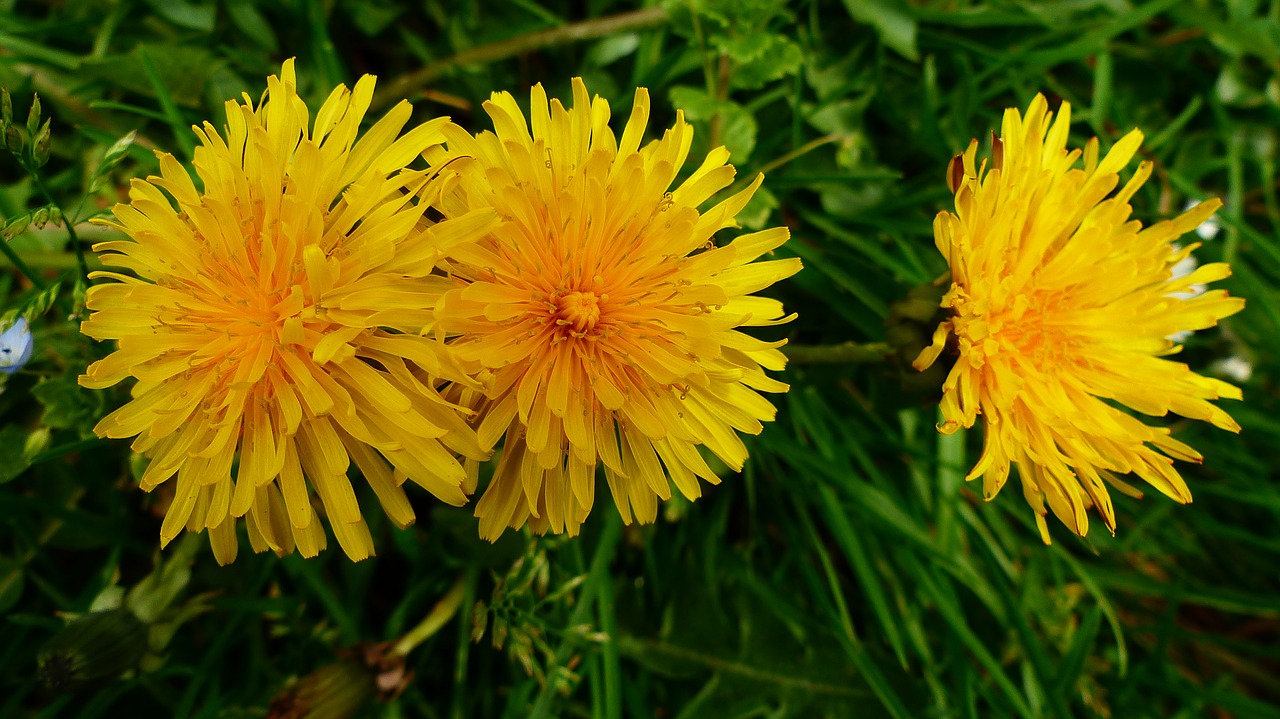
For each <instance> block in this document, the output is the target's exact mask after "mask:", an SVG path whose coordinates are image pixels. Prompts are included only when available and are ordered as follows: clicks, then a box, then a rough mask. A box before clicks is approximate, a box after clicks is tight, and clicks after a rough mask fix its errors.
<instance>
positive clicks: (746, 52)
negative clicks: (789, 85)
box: [729, 34, 804, 89]
mask: <svg viewBox="0 0 1280 719" xmlns="http://www.w3.org/2000/svg"><path fill="white" fill-rule="evenodd" d="M731 45H732V46H733V50H731V51H730V53H729V56H730V57H731V58H733V61H734V63H735V65H734V68H733V76H732V78H733V80H732V81H733V86H734V87H736V88H745V89H755V88H759V87H762V86H764V85H765V84H767V83H770V82H773V81H774V80H777V79H780V78H783V77H786V76H788V75H793V74H795V73H796V72H799V70H800V66H801V65H802V64H804V51H803V50H802V49H800V46H799V45H797V44H795V43H794V42H792V41H791V39H790V38H788V37H786V36H784V35H777V34H771V35H766V34H760V35H743V36H739V37H738V38H735V40H734V41H733V42H732V43H731Z"/></svg>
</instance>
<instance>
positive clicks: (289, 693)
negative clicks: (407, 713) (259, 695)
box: [267, 659, 376, 719]
mask: <svg viewBox="0 0 1280 719" xmlns="http://www.w3.org/2000/svg"><path fill="white" fill-rule="evenodd" d="M375 690H376V686H375V684H374V675H373V672H371V671H370V670H369V668H368V667H367V666H364V665H363V664H361V663H360V662H358V661H355V660H353V659H343V660H340V661H338V662H335V663H333V664H329V665H326V666H323V667H321V668H319V669H317V670H316V671H314V672H312V673H310V674H308V675H307V676H305V677H303V678H301V679H299V680H298V681H296V682H294V683H293V684H291V685H289V686H288V687H285V688H284V689H283V690H281V691H280V692H279V693H278V694H276V695H275V697H274V698H272V700H271V704H270V705H269V706H268V707H267V719H347V717H350V716H354V715H355V713H356V712H357V711H359V710H360V708H361V707H362V706H364V705H365V703H366V702H368V701H369V700H370V699H372V698H373V696H374V693H375Z"/></svg>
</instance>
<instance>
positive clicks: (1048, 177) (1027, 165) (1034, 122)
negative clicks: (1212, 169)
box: [915, 96, 1244, 543]
mask: <svg viewBox="0 0 1280 719" xmlns="http://www.w3.org/2000/svg"><path fill="white" fill-rule="evenodd" d="M1052 118H1053V114H1052V113H1050V112H1048V111H1047V103H1046V102H1045V99H1044V97H1043V96H1037V97H1036V99H1035V100H1034V101H1033V102H1032V103H1031V106H1030V108H1029V109H1028V110H1027V114H1026V117H1025V118H1024V117H1022V116H1021V115H1020V114H1019V113H1018V111H1017V110H1016V109H1010V110H1008V111H1006V112H1005V115H1004V126H1003V129H1002V131H1001V138H1000V141H999V142H997V144H996V147H997V151H996V153H995V160H994V163H993V165H992V167H990V168H989V169H988V167H987V163H986V161H985V160H984V161H983V163H982V166H981V167H977V166H975V162H976V159H975V153H976V151H977V142H976V141H974V142H973V143H972V144H970V146H969V149H968V150H967V151H966V152H965V153H964V154H963V155H962V156H960V157H957V158H956V159H955V160H953V161H952V166H951V171H950V177H949V178H948V182H949V184H950V186H951V189H952V191H953V192H954V193H955V199H956V212H955V213H951V212H941V213H939V214H938V216H937V219H936V220H935V221H934V234H935V239H936V242H937V246H938V250H939V251H940V252H941V253H942V254H943V256H945V257H946V258H947V261H948V263H949V264H950V266H951V280H952V282H951V289H950V291H948V292H947V293H946V295H945V296H944V298H943V300H942V306H943V307H945V308H948V309H949V310H951V318H950V319H948V320H946V321H944V322H942V324H941V325H939V327H938V329H937V332H935V333H934V337H933V345H932V346H931V347H929V348H927V349H925V350H924V351H923V352H922V353H921V354H920V356H919V357H918V358H917V359H916V362H915V366H916V368H917V369H924V368H926V367H928V366H930V365H931V364H933V362H934V360H936V359H937V358H938V355H939V354H940V353H941V352H942V350H943V348H944V346H945V345H946V343H947V342H948V340H949V339H950V340H953V341H954V344H955V346H956V347H958V350H959V358H958V359H957V361H956V364H955V367H954V368H953V369H952V370H951V373H950V375H949V376H948V377H947V380H946V382H945V383H944V385H943V398H942V405H941V409H942V416H943V423H942V424H941V425H940V426H939V428H938V429H939V430H940V431H942V432H944V433H951V432H955V431H956V430H957V429H959V428H960V427H971V426H973V424H974V422H975V421H976V419H977V417H978V416H979V415H981V416H982V418H983V426H984V441H985V444H984V447H983V451H982V455H981V457H980V458H979V459H978V462H977V464H976V465H975V466H974V467H973V470H972V471H970V472H969V475H968V477H967V478H968V479H974V478H977V477H982V478H983V495H984V496H985V497H986V498H987V499H991V498H992V497H994V496H995V494H996V493H997V492H998V491H1000V488H1001V487H1002V486H1003V485H1004V483H1005V480H1006V479H1008V476H1009V468H1010V466H1011V465H1017V467H1018V475H1019V477H1020V478H1021V480H1022V490H1023V494H1024V495H1025V496H1026V499H1027V502H1028V503H1029V504H1030V505H1031V507H1032V509H1033V510H1034V511H1035V514H1036V523H1037V525H1038V526H1039V528H1040V534H1041V536H1042V537H1043V539H1044V541H1045V542H1046V543H1047V542H1048V541H1049V530H1048V526H1047V525H1046V523H1045V515H1046V514H1047V511H1048V510H1046V508H1045V505H1046V503H1047V504H1048V509H1049V510H1052V511H1053V513H1054V515H1055V516H1056V517H1058V519H1059V520H1061V521H1062V522H1063V523H1064V524H1066V525H1067V526H1068V527H1069V528H1071V530H1072V531H1074V532H1076V533H1077V534H1079V535H1081V536H1083V535H1084V534H1085V532H1086V531H1088V528H1089V520H1088V518H1087V516H1086V513H1085V512H1086V510H1087V509H1088V508H1090V507H1095V508H1097V510H1098V512H1099V514H1100V515H1101V516H1102V521H1103V522H1104V523H1105V524H1106V525H1107V528H1108V529H1109V530H1110V531H1111V532H1112V533H1113V534H1114V532H1115V513H1114V511H1113V509H1112V506H1111V499H1110V496H1109V495H1108V493H1107V488H1106V484H1107V483H1109V484H1112V485H1113V486H1115V487H1116V488H1117V489H1120V490H1121V491H1122V492H1125V493H1127V494H1135V495H1137V494H1138V493H1137V490H1136V489H1134V488H1133V487H1131V486H1129V485H1128V484H1126V483H1125V482H1123V481H1122V480H1121V479H1120V478H1119V477H1118V476H1117V475H1124V474H1129V473H1132V474H1135V475H1137V476H1138V477H1140V478H1142V479H1143V480H1144V481H1146V482H1147V483H1148V484H1150V485H1151V486H1153V487H1155V488H1156V489H1157V490H1159V491H1160V492H1161V493H1163V494H1165V495H1167V496H1169V497H1171V498H1173V499H1174V500H1176V501H1178V502H1181V503H1186V502H1190V501H1191V494H1190V492H1189V491H1188V490H1187V485H1186V483H1185V482H1184V481H1183V480H1182V477H1181V476H1180V475H1179V474H1178V471H1177V470H1176V469H1175V468H1174V466H1173V460H1174V459H1181V460H1185V461H1192V462H1199V461H1201V456H1200V455H1199V454H1198V453H1197V452H1196V451H1195V450H1194V449H1192V448H1191V447H1188V446H1187V445H1186V444H1184V443H1182V442H1180V441H1178V440H1176V439H1174V438H1172V437H1171V436H1170V431H1169V429H1167V428H1165V427H1153V426H1150V425H1147V424H1145V423H1143V422H1142V421H1140V420H1139V419H1137V418H1136V417H1134V416H1133V415H1131V414H1129V413H1127V412H1124V411H1122V410H1121V409H1118V408H1117V405H1124V406H1127V407H1129V408H1131V409H1133V410H1135V411H1136V412H1139V413H1142V414H1147V415H1151V416H1157V417H1159V416H1164V415H1166V414H1167V413H1169V412H1175V413H1177V414H1180V415H1182V416H1183V417H1187V418H1190V419H1200V420H1206V421H1208V422H1211V423H1212V424H1214V425H1215V426H1217V427H1221V428H1223V429H1227V430H1231V431H1233V432H1237V431H1239V429H1240V428H1239V426H1238V425H1237V424H1236V423H1235V422H1234V421H1233V420H1232V419H1231V417H1229V416H1228V415H1227V413H1226V412H1224V411H1223V410H1222V409H1220V408H1218V407H1216V406H1214V405H1213V404H1210V400H1215V399H1220V398H1223V397H1226V398H1230V399H1240V396H1241V395H1240V390H1239V389H1237V388H1236V387H1233V386H1232V385H1229V384H1227V383H1225V382H1221V381H1219V380H1216V379H1212V378H1209V377H1202V376H1200V375H1198V374H1196V373H1194V372H1192V371H1191V370H1190V369H1189V368H1188V367H1187V365H1185V364H1183V363H1180V362H1175V361H1172V360H1169V359H1165V357H1167V356H1169V355H1172V354H1174V353H1176V352H1178V351H1179V350H1180V349H1181V347H1180V346H1178V345H1175V343H1174V342H1172V341H1171V340H1169V339H1168V338H1169V337H1170V336H1171V335H1173V334H1174V333H1176V332H1179V331H1187V330H1197V329H1204V328H1206V327H1212V326H1214V325H1215V324H1217V322H1218V320H1219V319H1221V318H1223V317H1226V316H1228V315H1231V314H1234V313H1236V312H1239V311H1240V310H1241V309H1242V308H1243V307H1244V301H1243V300H1241V299H1238V298H1233V297H1228V296H1227V293H1226V292H1225V291H1224V290H1211V291H1208V292H1204V293H1202V294H1199V295H1195V296H1191V295H1190V293H1186V292H1185V290H1186V289H1187V288H1189V287H1191V286H1192V285H1198V284H1206V283H1209V282H1213V281H1215V280H1220V279H1223V278H1224V277H1227V276H1229V275H1230V274H1231V271H1230V269H1229V268H1228V267H1227V265H1226V264H1223V263H1213V264H1207V265H1203V266H1201V267H1200V268H1198V269H1197V270H1195V271H1194V272H1192V273H1190V274H1188V275H1185V276H1175V275H1174V273H1173V272H1172V269H1173V267H1174V266H1175V265H1176V264H1177V263H1178V262H1179V261H1180V260H1182V259H1183V258H1185V257H1187V256H1188V255H1189V254H1190V253H1191V252H1192V250H1194V249H1195V248H1196V247H1198V246H1199V244H1198V243H1195V244H1189V245H1186V246H1184V247H1179V246H1178V245H1176V244H1174V242H1175V240H1177V239H1178V237H1179V236H1181V235H1183V234H1185V233H1186V232H1188V231H1190V230H1193V229H1195V228H1196V227H1197V226H1199V225H1200V223H1201V222H1203V221H1204V220H1205V219H1207V218H1208V217H1209V216H1211V215H1212V214H1213V213H1214V211H1215V210H1217V209H1218V208H1219V207H1220V206H1221V204H1222V203H1221V202H1219V201H1218V200H1216V199H1215V200H1210V201H1207V202H1203V203H1200V204H1199V205H1197V206H1196V207H1194V208H1192V209H1190V210H1188V211H1187V212H1185V213H1184V214H1182V215H1180V216H1179V217H1177V218H1175V219H1173V220H1167V221H1164V222H1160V223H1157V224H1155V225H1152V226H1151V227H1148V228H1145V229H1144V228H1143V227H1142V224H1141V223H1140V222H1138V221H1137V220H1131V219H1130V217H1129V215H1130V212H1131V210H1132V208H1131V207H1130V206H1129V201H1130V199H1131V198H1132V197H1133V195H1134V193H1135V192H1137V190H1138V188H1139V187H1140V186H1141V185H1142V183H1143V182H1145V181H1146V180H1147V178H1148V177H1149V176H1150V175H1151V168H1152V164H1151V163H1150V162H1142V163H1141V164H1139V166H1138V169H1137V171H1136V172H1135V173H1134V175H1133V177H1132V178H1131V179H1130V180H1129V181H1128V182H1127V183H1125V185H1124V187H1123V189H1121V190H1120V191H1119V192H1118V193H1116V194H1115V195H1114V196H1112V197H1110V198H1108V197H1107V196H1108V195H1110V194H1111V192H1112V191H1113V190H1114V189H1115V188H1116V187H1117V185H1118V183H1119V176H1118V174H1117V173H1118V172H1119V171H1120V170H1121V169H1123V168H1124V167H1125V166H1126V165H1127V164H1128V163H1129V161H1130V159H1132V158H1133V156H1134V153H1136V152H1137V150H1138V146H1139V145H1140V144H1141V142H1142V133H1141V132H1139V131H1137V130H1134V131H1133V132H1130V133H1129V134H1128V135H1126V136H1125V137H1124V138H1123V139H1121V140H1120V141H1119V142H1117V143H1116V144H1115V146H1114V147H1112V148H1111V151H1110V152H1108V153H1107V154H1106V156H1105V157H1102V158H1101V159H1099V157H1098V142H1097V139H1096V138H1095V139H1093V140H1090V141H1089V142H1088V144H1087V145H1086V146H1085V148H1084V151H1083V153H1081V151H1080V150H1071V151H1067V149H1066V143H1067V130H1068V127H1069V126H1070V123H1071V108H1070V106H1069V105H1068V104H1067V103H1063V104H1062V109H1061V110H1060V111H1059V113H1058V117H1057V120H1056V121H1052ZM1081 159H1083V167H1079V166H1078V162H1079V161H1080V160H1081ZM1138 496H1140V495H1138Z"/></svg>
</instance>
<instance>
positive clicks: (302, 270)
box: [80, 60, 496, 563]
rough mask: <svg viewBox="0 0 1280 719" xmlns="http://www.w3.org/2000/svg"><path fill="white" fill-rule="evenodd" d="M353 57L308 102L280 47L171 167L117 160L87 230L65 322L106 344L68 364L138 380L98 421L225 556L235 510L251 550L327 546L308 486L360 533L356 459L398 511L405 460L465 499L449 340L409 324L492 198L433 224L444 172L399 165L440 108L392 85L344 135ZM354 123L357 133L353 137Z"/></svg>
mask: <svg viewBox="0 0 1280 719" xmlns="http://www.w3.org/2000/svg"><path fill="white" fill-rule="evenodd" d="M373 86H374V79H373V77H371V76H365V77H363V78H361V80H360V81H359V82H357V83H356V85H355V87H354V89H352V90H348V89H347V88H346V87H342V86H340V87H338V88H337V89H335V90H334V91H333V93H332V94H331V95H330V96H329V98H328V100H327V101H326V102H325V103H324V105H323V106H322V107H321V108H320V110H319V112H318V113H317V114H316V116H315V120H314V123H312V122H310V115H309V112H308V110H307V107H306V105H305V104H304V103H303V101H302V100H301V99H300V98H299V97H298V94H297V91H296V79H295V74H294V67H293V61H292V60H290V61H287V62H286V63H285V64H284V66H283V69H282V72H281V73H280V76H279V77H276V76H274V75H273V76H272V77H270V78H269V79H268V81H267V91H266V94H265V96H264V98H263V100H262V101H261V102H260V103H259V104H258V105H257V106H256V107H255V106H254V104H253V102H252V100H251V99H250V98H249V97H248V96H246V97H245V99H244V102H243V103H238V102H235V101H231V102H228V103H227V105H226V110H227V124H226V127H225V129H224V132H223V134H219V132H218V131H217V130H216V129H215V128H214V127H213V126H212V125H210V124H209V123H205V124H204V125H203V126H202V127H197V128H195V131H196V134H197V135H198V136H199V139H200V146H199V147H197V148H196V151H195V158H194V161H193V165H194V167H195V171H196V174H197V175H198V177H199V179H200V183H201V188H197V186H196V184H195V183H194V182H193V181H192V179H191V177H190V175H189V174H188V173H187V171H186V169H184V168H183V167H182V165H181V164H179V162H178V161H177V160H175V159H174V158H173V157H172V156H171V155H167V154H163V153H161V154H160V155H159V160H160V175H159V176H155V177H150V178H147V179H146V180H145V181H144V180H135V181H134V182H133V185H132V188H131V190H130V193H129V202H128V203H127V204H122V205H117V206H116V207H115V210H114V214H115V217H116V221H115V222H106V223H104V224H109V225H111V226H112V227H115V228H116V229H118V230H119V231H120V232H122V233H124V234H125V235H127V239H124V240H118V241H110V242H103V243H100V244H98V245H96V246H95V248H94V249H95V250H96V251H98V252H99V253H101V254H100V258H101V260H102V263H103V264H104V265H106V266H108V267H115V268H119V269H121V270H122V271H121V272H113V271H107V272H97V273H94V274H92V275H91V277H92V278H95V279H99V280H111V281H110V282H102V283H99V284H96V285H94V286H93V287H91V288H90V289H89V291H88V298H87V303H88V308H89V309H90V310H91V311H92V315H91V316H90V317H89V319H88V320H86V321H85V322H84V323H83V324H82V326H81V330H82V331H83V332H84V333H85V334H87V335H89V336H90V337H94V338H95V339H99V340H115V341H116V342H117V343H118V348H117V349H116V351H114V352H113V353H112V354H110V355H109V356H107V357H106V358H104V359H102V360H100V361H98V362H95V363H94V364H92V365H91V366H90V367H89V368H88V370H87V371H86V373H85V374H84V375H83V376H82V377H81V378H80V382H81V384H83V385H84V386H86V387H91V388H105V387H110V386H112V385H115V384H117V383H119V382H121V381H123V380H125V379H126V378H129V377H132V378H134V379H136V380H137V381H136V383H135V384H134V385H133V390H132V394H133V399H132V401H130V402H128V403H127V404H125V405H124V406H123V407H121V408H120V409H118V410H116V411H115V412H112V413H111V414H110V415H108V416H107V417H105V418H104V419H103V420H102V421H101V422H100V423H99V424H98V425H97V427H96V428H95V430H94V431H95V432H96V433H97V434H98V435H99V436H102V437H113V438H123V437H133V436H135V435H136V437H137V439H135V440H134V442H133V449H134V450H135V451H137V452H140V453H145V454H147V455H149V456H150V457H151V461H150V464H149V465H148V467H147V469H146V471H145V473H144V474H143V476H142V480H141V484H142V488H143V489H145V490H147V491H150V490H152V489H154V488H156V487H157V486H159V485H161V484H162V483H165V482H168V481H170V480H171V479H173V478H175V477H176V480H175V481H176V486H175V487H174V496H173V500H172V503H171V504H170V506H169V508H168V510H167V512H166V514H165V518H164V522H163V525H162V527H161V530H160V538H161V543H162V545H163V544H167V543H168V542H169V541H171V540H172V539H173V538H174V537H175V536H177V534H178V533H179V532H181V531H182V529H183V528H184V527H185V528H186V529H187V530H188V531H193V532H198V531H203V530H206V529H207V530H208V532H209V539H210V542H211V544H212V545H213V550H214V553H215V555H216V556H217V559H218V561H219V562H222V563H227V562H230V561H232V560H234V558H235V555H236V548H237V540H236V531H235V527H236V519H238V518H239V517H246V518H247V522H246V524H247V526H248V535H249V540H250V542H251V544H252V546H253V548H254V550H255V551H263V550H265V549H268V548H269V549H272V550H274V551H276V552H278V553H285V552H290V551H293V549H294V548H295V547H297V549H298V550H299V551H300V552H301V553H302V554H303V555H305V556H313V555H315V554H316V553H317V552H319V551H320V549H322V548H324V546H325V544H326V539H325V532H324V530H323V528H322V527H321V523H320V520H319V518H318V516H317V512H316V511H315V509H313V506H312V492H314V493H315V494H316V495H318V497H319V500H320V505H321V506H322V507H323V510H324V514H325V515H326V516H327V518H328V521H329V525H330V526H331V527H332V530H333V533H334V535H335V536H336V538H337V540H338V542H339V544H340V545H341V546H342V548H343V549H344V550H345V551H346V553H347V554H348V555H349V556H350V557H351V558H352V559H355V560H358V559H362V558H364V557H366V556H368V555H369V554H371V553H372V552H373V543H372V538H371V537H370V534H369V530H368V527H367V526H366V524H365V521H364V518H363V516H362V513H361V510H360V507H359V504H358V503H357V500H356V495H355V491H354V489H353V487H352V484H351V481H350V480H349V479H348V477H347V472H348V468H349V466H350V465H351V464H353V463H354V464H355V465H356V466H357V467H358V468H359V469H360V472H361V473H362V474H363V476H364V478H365V480H366V481H367V482H368V483H369V485H370V486H371V487H372V488H373V490H374V492H375V493H376V495H377V497H378V500H379V501H380V503H381V505H382V507H383V508H384V509H385V511H386V512H387V514H388V516H389V517H390V518H391V519H392V520H393V521H394V522H395V523H396V524H397V525H400V526H405V525H407V524H409V523H410V522H412V521H413V518H414V514H413V510H412V508H411V507H410V506H409V501H408V498H407V496H406V495H405V492H404V490H403V488H402V487H401V485H402V484H403V482H404V481H405V480H406V479H408V480H412V481H413V482H415V483H417V484H419V485H421V486H422V487H424V488H426V489H427V490H428V491H429V492H431V493H432V494H434V495H435V496H437V497H439V498H440V499H442V500H444V501H446V502H449V503H451V504H455V505H460V504H463V503H464V502H465V501H466V500H467V496H466V493H465V491H464V489H463V484H464V482H465V481H466V478H465V471H464V469H463V467H462V465H461V464H460V462H459V461H458V459H456V457H455V453H461V454H462V455H464V456H466V457H468V458H471V459H478V458H481V457H484V456H487V455H486V453H485V452H483V451H482V450H481V449H480V447H479V445H478V443H477V441H476V438H475V434H474V431H473V430H471V429H470V428H469V427H468V426H467V425H466V421H465V420H464V419H463V417H462V416H461V414H460V413H459V411H458V410H457V408H455V407H453V406H452V405H450V404H448V403H447V402H445V401H444V400H443V399H442V398H441V397H440V396H439V395H438V394H437V392H436V390H435V389H434V386H435V383H436V380H437V379H439V380H445V379H448V380H453V381H457V382H466V381H467V378H466V376H465V375H463V374H462V373H461V372H460V371H458V370H457V368H456V367H453V366H452V363H451V360H450V357H449V354H448V352H447V350H446V349H445V348H444V347H443V346H442V345H441V344H440V343H439V342H437V341H435V340H432V339H430V338H427V337H423V336H421V334H420V333H421V330H422V328H423V327H425V326H427V325H429V324H430V323H431V322H432V321H433V320H432V315H431V311H430V309H424V308H429V307H430V305H431V304H433V303H434V302H435V301H436V299H437V298H438V297H439V295H440V294H441V293H442V292H443V291H445V290H447V289H448V286H447V282H446V281H445V280H444V279H443V278H442V277H433V276H432V275H431V272H432V269H433V268H434V266H435V261H436V259H437V258H438V257H439V256H441V255H442V253H443V252H444V251H445V250H446V249H447V248H448V247H449V246H450V245H451V244H454V243H465V242H469V241H475V240H477V239H478V238H479V237H482V236H483V235H484V234H485V233H486V232H487V230H488V228H489V227H491V226H492V225H493V224H494V223H496V217H495V216H494V215H493V213H492V212H491V211H484V210H481V211H477V212H475V213H471V214H467V215H464V216H461V217H459V218H458V219H456V220H452V221H449V222H443V223H439V224H432V223H431V222H430V221H429V220H427V219H426V218H425V216H424V213H425V211H426V210H427V208H428V207H429V206H430V202H431V200H432V199H433V198H434V197H435V196H436V195H437V194H438V193H439V192H440V191H441V189H442V188H443V187H444V184H445V183H447V181H448V180H449V171H447V170H445V171H443V173H437V172H434V171H432V172H425V171H414V170H408V169H405V168H406V166H407V165H408V164H409V163H410V162H412V161H413V160H414V159H416V158H417V157H418V156H419V155H420V153H422V152H423V151H424V150H425V149H427V148H428V147H430V146H432V145H434V144H437V143H439V142H441V141H442V140H443V139H444V135H443V131H444V129H445V128H446V127H448V122H447V120H443V119H442V120H434V121H431V122H428V123H426V124H424V125H422V126H419V127H417V128H415V129H412V130H410V131H409V132H407V133H405V134H404V135H400V131H401V128H402V127H403V126H404V125H405V123H406V121H407V120H408V119H409V114H410V108H409V106H408V103H401V104H400V105H399V106H397V107H395V108H394V109H392V110H391V111H390V112H389V113H388V114H387V115H386V116H385V117H383V118H382V119H381V120H379V121H378V122H377V123H376V124H374V125H373V127H372V128H370V130H369V131H368V132H366V133H365V134H364V135H363V137H359V129H360V122H361V120H362V119H363V117H364V114H365V111H366V110H367V109H368V107H369V102H370V99H371V98H372V95H373ZM357 138H359V139H357Z"/></svg>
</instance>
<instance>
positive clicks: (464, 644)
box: [449, 567, 477, 719]
mask: <svg viewBox="0 0 1280 719" xmlns="http://www.w3.org/2000/svg"><path fill="white" fill-rule="evenodd" d="M476 576H477V570H476V568H475V567H471V568H469V569H468V570H467V573H466V575H465V577H464V581H465V584H464V588H463V593H462V607H463V611H462V613H461V614H459V615H458V648H457V651H456V652H455V654H454V661H453V704H452V706H451V707H450V709H449V716H450V717H451V718H452V719H465V717H466V706H465V705H466V694H465V692H466V687H467V656H468V655H469V654H470V653H471V615H470V612H469V611H468V610H469V609H470V608H471V607H474V606H475V603H476Z"/></svg>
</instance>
